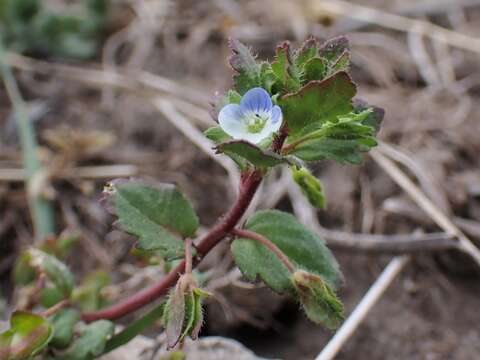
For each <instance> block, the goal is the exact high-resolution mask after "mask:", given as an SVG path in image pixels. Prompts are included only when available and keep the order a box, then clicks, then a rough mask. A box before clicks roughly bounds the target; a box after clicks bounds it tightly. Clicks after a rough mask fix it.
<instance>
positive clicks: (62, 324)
mask: <svg viewBox="0 0 480 360" xmlns="http://www.w3.org/2000/svg"><path fill="white" fill-rule="evenodd" d="M79 320H80V313H79V312H78V310H75V309H65V310H61V311H59V312H58V313H56V314H55V315H53V316H52V317H51V318H50V319H49V322H50V323H51V324H52V326H53V329H54V331H53V337H52V340H51V341H50V346H53V347H56V348H59V349H65V348H66V347H68V345H70V343H71V342H72V339H73V328H74V326H75V324H76V323H77V322H78V321H79Z"/></svg>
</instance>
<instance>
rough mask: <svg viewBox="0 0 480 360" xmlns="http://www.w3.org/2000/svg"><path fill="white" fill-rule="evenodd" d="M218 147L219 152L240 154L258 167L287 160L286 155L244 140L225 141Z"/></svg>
mask: <svg viewBox="0 0 480 360" xmlns="http://www.w3.org/2000/svg"><path fill="white" fill-rule="evenodd" d="M216 149H217V152H219V153H225V154H227V155H229V156H231V155H237V156H240V157H242V158H244V159H246V160H247V161H248V162H249V163H251V164H252V165H254V166H257V167H263V168H265V167H272V166H275V165H278V164H281V163H285V162H287V160H286V159H285V158H284V157H282V156H280V155H278V154H276V153H274V152H273V151H269V150H263V149H262V148H260V147H258V146H256V145H254V144H252V143H249V142H247V141H244V140H234V141H229V142H224V143H222V144H220V145H218V146H217V148H216Z"/></svg>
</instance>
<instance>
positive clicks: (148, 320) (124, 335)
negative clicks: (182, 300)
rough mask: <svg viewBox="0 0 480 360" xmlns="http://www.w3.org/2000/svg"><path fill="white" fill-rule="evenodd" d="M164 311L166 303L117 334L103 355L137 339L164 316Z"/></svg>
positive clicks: (106, 346) (109, 342)
mask: <svg viewBox="0 0 480 360" xmlns="http://www.w3.org/2000/svg"><path fill="white" fill-rule="evenodd" d="M164 309H165V303H162V304H160V305H159V306H157V307H155V308H154V309H153V310H151V311H150V312H148V313H147V314H146V315H144V316H142V317H141V318H140V319H138V320H136V321H134V322H133V323H131V324H129V325H128V326H127V327H126V328H125V329H123V330H122V331H121V332H119V333H118V334H115V335H114V336H113V337H112V338H111V339H110V340H108V342H107V344H106V345H105V350H104V352H103V354H106V353H108V352H110V351H112V350H115V349H116V348H118V347H120V346H123V345H125V344H126V343H128V342H129V341H130V340H132V339H133V338H135V336H137V335H139V334H140V333H142V332H143V331H144V330H146V329H147V328H149V327H150V326H152V325H153V324H154V323H155V322H156V321H157V320H158V319H160V318H161V317H162V316H163V313H164Z"/></svg>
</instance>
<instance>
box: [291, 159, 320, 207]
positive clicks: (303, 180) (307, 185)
mask: <svg viewBox="0 0 480 360" xmlns="http://www.w3.org/2000/svg"><path fill="white" fill-rule="evenodd" d="M292 177H293V180H294V181H295V182H296V183H297V184H298V186H299V187H300V189H301V190H302V193H303V194H304V195H305V196H306V197H307V199H308V201H309V202H310V204H312V206H314V207H316V208H318V209H323V208H325V194H324V193H323V190H322V184H321V183H320V181H319V180H318V179H317V178H316V177H315V176H313V175H312V173H311V172H310V171H309V170H308V169H307V168H304V167H302V168H299V169H297V168H296V167H295V166H294V167H292Z"/></svg>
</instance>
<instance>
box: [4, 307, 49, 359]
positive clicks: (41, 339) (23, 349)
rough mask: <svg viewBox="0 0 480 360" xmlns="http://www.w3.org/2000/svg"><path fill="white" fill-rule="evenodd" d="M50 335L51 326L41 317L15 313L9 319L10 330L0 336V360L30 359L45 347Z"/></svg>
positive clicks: (23, 312)
mask: <svg viewBox="0 0 480 360" xmlns="http://www.w3.org/2000/svg"><path fill="white" fill-rule="evenodd" d="M52 334H53V329H52V326H51V325H50V324H49V322H48V321H47V320H45V319H44V318H43V317H42V316H40V315H36V314H32V313H28V312H25V311H16V312H14V313H13V315H12V318H11V319H10V329H9V330H7V331H6V332H4V333H2V334H0V356H1V357H0V358H1V359H6V360H20V359H26V358H30V357H32V356H34V355H36V354H38V353H39V352H40V351H41V350H42V349H43V348H45V346H47V344H48V342H49V341H50V339H51V337H52Z"/></svg>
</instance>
